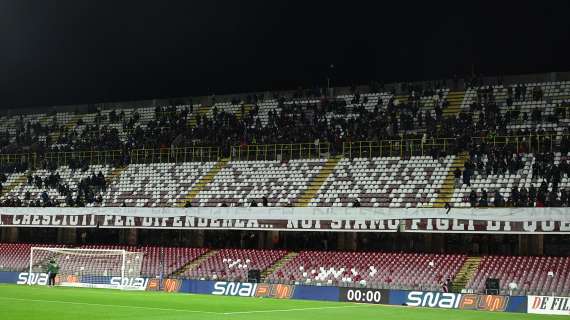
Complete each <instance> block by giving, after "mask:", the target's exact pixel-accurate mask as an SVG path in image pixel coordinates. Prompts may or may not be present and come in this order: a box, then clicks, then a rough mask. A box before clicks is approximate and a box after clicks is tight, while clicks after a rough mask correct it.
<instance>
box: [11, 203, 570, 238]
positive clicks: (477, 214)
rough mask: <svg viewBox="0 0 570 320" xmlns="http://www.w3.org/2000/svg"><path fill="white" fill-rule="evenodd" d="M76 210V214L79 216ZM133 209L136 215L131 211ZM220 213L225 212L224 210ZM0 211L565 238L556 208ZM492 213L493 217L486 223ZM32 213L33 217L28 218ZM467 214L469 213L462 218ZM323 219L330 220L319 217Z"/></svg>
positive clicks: (151, 222)
mask: <svg viewBox="0 0 570 320" xmlns="http://www.w3.org/2000/svg"><path fill="white" fill-rule="evenodd" d="M79 209H81V210H79ZM135 209H136V210H135ZM224 209H226V208H224ZM256 209H258V208H227V210H222V209H220V208H215V209H213V208H191V209H182V208H0V214H1V215H2V217H3V221H1V223H2V224H1V227H5V226H51V227H60V226H63V227H66V226H82V227H99V228H132V227H136V228H163V229H168V228H178V229H185V228H197V229H273V230H292V231H297V230H311V231H313V230H314V231H318V230H331V231H357V232H359V231H360V232H363V231H364V232H367V231H369V230H372V231H379V232H382V231H388V232H394V231H400V232H451V233H454V232H455V233H461V232H471V233H478V232H483V233H516V234H521V233H540V234H548V233H553V234H554V233H558V234H560V233H570V220H569V218H568V215H567V213H565V210H566V209H565V210H563V209H561V208H516V209H504V208H498V209H488V210H479V211H475V210H472V209H452V211H451V212H450V213H449V214H445V213H442V212H444V211H442V210H439V209H436V208H432V209H429V208H425V209H420V208H408V209H387V208H340V207H339V208H336V207H335V208H326V209H322V208H318V207H315V208H271V209H270V210H267V209H261V208H260V209H258V210H256ZM490 212H496V213H497V214H496V216H495V217H494V219H493V218H491V219H489V217H490V216H492V214H491V213H490ZM30 213H38V214H30ZM467 213H471V215H470V216H467ZM324 214H328V215H330V216H328V217H326V216H323V215H324Z"/></svg>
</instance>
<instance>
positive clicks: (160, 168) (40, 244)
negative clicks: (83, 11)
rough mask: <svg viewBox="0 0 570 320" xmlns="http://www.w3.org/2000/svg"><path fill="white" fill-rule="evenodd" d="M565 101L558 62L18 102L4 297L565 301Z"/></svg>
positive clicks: (486, 308)
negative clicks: (525, 68)
mask: <svg viewBox="0 0 570 320" xmlns="http://www.w3.org/2000/svg"><path fill="white" fill-rule="evenodd" d="M569 108H570V73H565V72H557V73H549V74H534V75H520V76H509V77H486V78H470V79H448V80H438V81H423V82H414V83H393V84H384V85H379V84H373V85H369V86H353V87H347V88H316V89H311V90H302V89H300V90H295V91H287V92H255V93H247V94H235V95H228V96H215V97H214V96H209V97H191V98H177V99H170V100H153V101H138V102H125V103H106V104H90V105H78V106H64V107H57V108H53V109H50V111H46V110H45V109H44V108H38V109H37V110H35V111H37V112H35V111H31V112H29V113H22V114H16V113H13V112H10V113H7V114H2V115H1V116H0V150H1V154H0V206H1V208H0V239H1V242H0V283H7V284H9V285H7V286H3V285H2V286H0V305H7V306H6V307H10V305H9V304H8V303H3V302H6V301H10V302H13V301H19V300H15V299H22V301H24V300H25V299H27V297H31V298H30V299H33V300H34V301H38V303H45V304H48V305H50V303H53V301H52V302H49V301H44V300H46V299H44V298H42V297H41V296H40V297H37V296H35V295H36V294H42V295H46V296H48V294H46V293H44V291H43V290H46V291H47V292H48V293H49V294H52V292H53V296H51V295H49V296H50V299H53V300H54V301H56V300H57V301H59V302H58V303H62V304H66V303H69V304H73V303H77V304H81V306H82V307H85V308H86V309H91V308H93V310H99V311H98V312H100V309H97V308H100V307H102V306H107V304H109V306H110V305H113V304H114V303H115V302H114V301H107V300H105V299H108V298H105V297H104V294H105V292H107V291H105V290H100V289H118V290H131V291H140V292H139V293H140V294H141V297H143V295H144V297H146V296H148V297H153V299H157V300H156V301H157V302H152V303H148V305H147V304H145V305H137V304H136V301H133V300H130V299H133V298H132V296H134V295H132V296H129V295H126V294H125V295H124V296H123V295H121V293H120V292H119V293H117V297H119V298H118V300H117V301H124V304H120V305H116V308H117V309H121V308H122V309H125V310H126V309H128V308H131V307H132V306H134V305H136V308H135V307H133V308H134V309H133V310H131V311H133V312H135V313H136V312H137V311H140V312H142V311H145V312H148V313H154V312H156V313H159V312H179V313H182V312H190V313H193V314H194V313H195V314H197V315H198V314H200V315H203V316H204V317H206V318H207V317H217V316H220V315H224V316H233V315H237V314H242V315H243V314H247V313H248V312H255V313H264V312H267V311H268V310H263V309H259V310H258V309H256V308H259V304H256V303H255V301H256V300H255V298H261V297H271V298H273V299H267V300H264V306H275V308H272V309H270V310H272V312H295V311H299V310H303V311H308V310H310V311H311V312H323V314H326V312H331V311H332V310H334V312H335V313H336V312H339V314H340V313H342V312H344V311H342V310H344V309H343V308H355V310H356V308H359V309H358V311H357V312H361V313H362V314H366V315H368V316H370V315H371V314H372V313H374V312H378V311H370V310H383V309H364V308H365V307H363V306H362V305H370V304H384V305H398V306H402V305H404V306H414V307H415V306H419V307H425V308H434V309H435V308H437V309H448V310H452V309H453V310H455V311H457V310H461V311H462V312H467V311H469V310H478V311H481V312H493V316H494V315H495V314H500V313H503V312H515V313H532V314H537V315H542V314H550V315H565V316H567V315H568V314H569V313H568V305H569V302H568V297H569V296H570V257H569V256H568V254H569V252H570V247H569V243H570V242H568V241H567V238H568V235H569V234H570V219H569V218H568V217H569V213H570V212H569V210H568V208H569V206H570V164H569V163H568V160H570V131H569V128H570V109H569ZM45 287H58V288H57V289H54V290H51V292H50V291H49V290H48V289H47V288H45ZM6 288H7V289H6ZM60 289H61V290H60ZM66 290H69V291H66ZM72 290H73V291H72ZM156 291H162V292H167V293H168V295H163V296H162V295H161V296H157V295H154V294H155V293H156ZM68 292H78V293H79V294H78V295H74V294H71V295H68ZM99 292H102V293H99ZM82 293H85V294H89V296H93V297H95V296H97V297H98V298H97V299H102V300H93V302H91V301H85V300H82V299H83V298H81V297H82V296H81V294H82ZM185 293H193V294H195V295H184V294H185ZM98 295H101V296H98ZM202 295H209V296H206V297H205V298H204V296H202ZM227 296H236V297H241V298H240V299H244V301H248V302H250V301H251V306H248V307H247V309H246V310H242V309H239V308H238V309H235V310H234V309H232V308H233V307H232V308H230V309H228V310H225V309H224V308H226V307H227V306H231V303H227V301H229V300H225V299H226V298H227ZM52 297H53V298H52ZM181 297H182V298H181ZM10 299H13V300H10ZM163 299H164V300H163ZM170 299H171V300H170ZM178 299H189V300H188V301H198V302H199V303H201V304H203V305H204V306H207V307H205V308H206V309H207V310H202V309H199V308H198V309H186V307H188V308H190V307H191V306H187V305H186V302H185V301H186V300H178ZM200 299H205V300H200ZM288 300H298V301H295V302H292V301H290V302H289V303H299V306H297V307H295V308H290V309H289V308H288V307H287V305H279V304H280V303H286V302H287V301H288ZM301 300H314V301H312V302H310V301H301ZM173 301H182V302H179V303H177V304H174V305H173V304H171V303H172V302H173ZM218 301H222V302H224V304H223V305H222V304H219V305H218V304H217V303H218ZM240 301H241V300H240ZM267 301H269V302H267ZM333 302H334V303H333ZM342 302H344V303H342ZM14 303H17V302H14ZM91 303H92V304H91ZM226 303H227V304H226ZM246 303H247V302H244V304H243V305H245V304H246ZM304 303H306V305H305V304H304ZM327 303H328V304H327ZM347 303H353V304H347ZM355 303H358V304H355ZM211 304H213V305H211ZM181 306H184V308H185V309H177V308H182V307H181ZM228 308H229V307H228ZM267 308H269V307H267ZM337 308H338V310H337ZM360 308H363V309H362V310H361V309H360ZM122 309H121V310H122ZM139 309H140V310H139ZM217 309H220V310H219V312H218V311H216V310H217ZM329 309H332V310H329ZM125 310H123V311H125ZM173 310H174V311H173ZM212 310H214V311H212ZM283 310H285V311H283ZM316 310H319V311H316ZM323 310H329V311H323ZM398 310H399V309H398ZM403 310H404V313H403V315H402V318H405V316H406V313H405V312H415V311H410V310H413V309H407V308H405V309H403ZM346 312H347V314H348V311H346ZM434 312H435V311H434ZM442 314H443V315H444V316H447V314H444V313H442ZM489 314H490V313H489ZM489 314H482V316H483V315H485V316H487V315H489ZM376 315H377V314H375V316H374V318H377V316H376ZM157 317H158V318H160V315H159V316H157ZM371 317H372V316H370V317H369V318H371ZM498 317H500V316H498Z"/></svg>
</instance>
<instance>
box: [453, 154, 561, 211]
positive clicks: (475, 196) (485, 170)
mask: <svg viewBox="0 0 570 320" xmlns="http://www.w3.org/2000/svg"><path fill="white" fill-rule="evenodd" d="M533 158H534V162H533V164H532V168H531V169H532V181H533V183H532V184H531V186H530V187H529V189H528V190H527V188H526V187H524V186H523V187H520V189H519V188H518V187H517V186H513V187H512V189H511V191H510V194H509V196H508V197H507V198H506V199H505V197H504V196H503V195H502V194H501V192H500V190H498V189H496V190H486V189H481V190H480V192H477V191H476V190H475V189H472V191H471V193H470V194H469V197H468V202H469V203H470V204H471V206H472V207H488V206H495V207H567V206H570V202H569V201H570V198H569V193H570V190H566V189H565V188H560V187H559V184H560V182H561V180H562V178H563V177H570V165H569V164H568V161H567V159H566V157H561V159H560V161H559V163H558V164H557V163H555V156H554V154H553V153H538V154H534V155H533ZM527 161H530V159H529V160H527ZM524 167H525V162H524V161H523V157H522V155H521V154H518V153H517V152H516V150H513V148H512V147H510V148H509V147H496V146H495V147H490V146H488V145H486V144H483V145H478V146H476V147H474V148H473V149H472V150H471V152H470V158H469V160H467V161H466V162H465V164H464V170H463V171H461V170H457V169H456V170H455V172H454V176H455V179H456V185H458V184H459V185H461V183H462V184H463V185H466V186H468V187H471V177H472V176H474V175H477V176H480V177H481V178H486V177H487V176H489V175H497V176H501V175H516V174H519V173H520V170H522V169H524ZM460 178H462V180H460ZM538 184H540V186H539V187H538V188H537V187H536V186H535V185H538Z"/></svg>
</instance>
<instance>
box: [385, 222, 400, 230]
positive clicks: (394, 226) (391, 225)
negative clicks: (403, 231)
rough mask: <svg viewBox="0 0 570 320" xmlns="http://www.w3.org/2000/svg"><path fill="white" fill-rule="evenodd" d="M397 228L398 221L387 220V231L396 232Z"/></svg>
mask: <svg viewBox="0 0 570 320" xmlns="http://www.w3.org/2000/svg"><path fill="white" fill-rule="evenodd" d="M399 226H400V220H388V229H390V230H398V227H399Z"/></svg>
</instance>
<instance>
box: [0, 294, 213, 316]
mask: <svg viewBox="0 0 570 320" xmlns="http://www.w3.org/2000/svg"><path fill="white" fill-rule="evenodd" d="M0 299H4V300H15V301H32V302H48V303H61V304H71V305H80V306H97V307H116V308H130V309H143V310H155V311H173V312H188V313H204V314H216V315H221V314H222V313H219V312H210V311H199V310H185V309H171V308H155V307H142V306H125V305H120V304H102V303H88V302H73V301H61V300H43V299H22V298H10V297H0Z"/></svg>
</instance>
